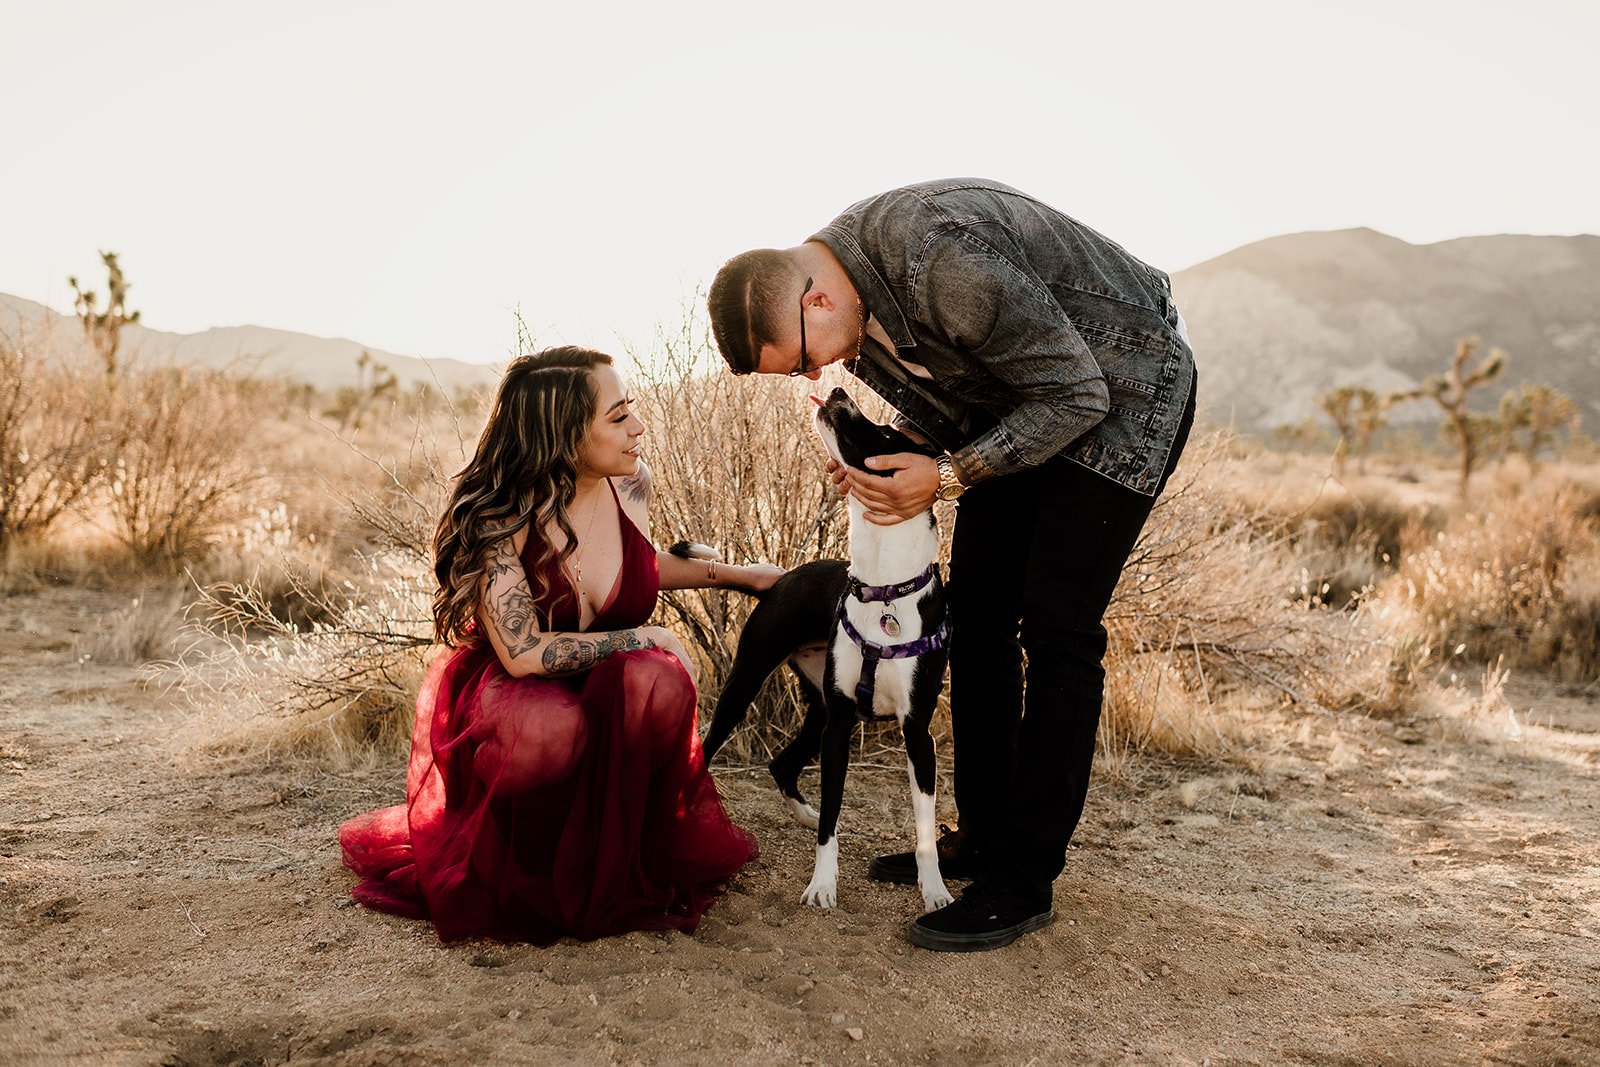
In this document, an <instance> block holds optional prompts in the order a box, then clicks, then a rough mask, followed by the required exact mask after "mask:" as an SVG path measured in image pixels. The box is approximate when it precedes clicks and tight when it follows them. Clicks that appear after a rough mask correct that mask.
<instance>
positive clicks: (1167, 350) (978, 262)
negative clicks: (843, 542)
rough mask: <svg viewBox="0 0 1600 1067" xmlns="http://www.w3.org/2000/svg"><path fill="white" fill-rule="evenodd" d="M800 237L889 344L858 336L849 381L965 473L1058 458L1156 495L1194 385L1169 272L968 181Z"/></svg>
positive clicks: (1019, 198) (857, 213) (908, 190)
mask: <svg viewBox="0 0 1600 1067" xmlns="http://www.w3.org/2000/svg"><path fill="white" fill-rule="evenodd" d="M811 240H814V241H819V242H821V243H822V244H824V245H826V246H827V247H828V248H829V249H830V250H832V252H833V254H834V255H835V256H837V257H838V259H839V261H840V263H842V264H843V265H844V269H845V271H846V272H847V273H848V274H849V275H850V280H851V281H852V282H853V283H854V284H855V287H856V291H857V292H858V293H859V294H860V296H861V299H862V300H863V301H864V302H865V304H866V306H867V308H868V310H870V311H871V313H872V314H873V315H874V316H875V317H876V318H877V320H878V322H879V324H880V325H881V326H882V327H883V329H884V331H885V332H886V333H887V334H888V335H889V337H890V338H891V339H892V340H893V341H894V343H895V347H896V350H897V351H896V352H895V353H889V352H886V351H884V349H883V347H882V346H881V345H879V344H877V343H876V342H874V341H873V340H872V339H871V338H868V339H867V343H866V345H865V346H864V348H863V350H862V354H861V356H860V357H859V358H857V359H855V360H853V361H852V362H851V363H850V364H848V367H849V369H850V370H851V372H852V373H854V374H855V375H856V376H857V377H858V378H860V379H861V380H862V381H863V382H865V383H866V384H867V385H868V386H870V387H871V388H872V389H873V391H874V392H877V393H878V394H879V395H881V396H883V397H884V399H885V400H887V401H888V402H889V403H890V404H891V405H893V406H894V407H895V409H896V410H897V411H899V412H900V414H901V416H902V417H903V421H905V422H908V423H910V425H911V426H912V428H914V429H916V430H919V431H921V432H922V434H923V435H924V436H925V437H927V438H928V439H929V440H931V441H933V443H935V444H936V445H938V446H940V447H941V448H944V449H945V450H947V451H950V452H952V453H954V454H955V457H956V460H957V462H958V464H959V466H960V468H961V469H963V470H969V471H976V472H978V474H979V475H980V477H982V476H994V475H1004V474H1009V473H1012V472H1013V471H1017V470H1021V469H1023V468H1026V467H1034V466H1037V465H1039V464H1041V463H1043V462H1044V461H1045V460H1047V459H1050V458H1051V457H1052V456H1055V455H1058V454H1064V455H1066V456H1067V457H1068V458H1070V459H1072V460H1074V461H1076V462H1078V463H1081V464H1083V465H1084V466H1086V467H1088V468H1090V469H1091V470H1094V471H1098V472H1099V473H1101V474H1104V475H1105V476H1107V477H1109V478H1111V479H1113V480H1115V481H1117V482H1120V483H1121V484H1123V485H1125V486H1127V487H1128V488H1130V489H1133V490H1135V491H1136V492H1140V493H1143V494H1145V495H1147V496H1148V495H1153V494H1154V493H1155V491H1156V487H1157V485H1158V483H1159V482H1160V479H1161V472H1162V469H1163V468H1164V466H1165V465H1166V461H1167V455H1168V453H1169V452H1170V451H1171V448H1172V444H1173V439H1174V437H1175V436H1176V435H1177V430H1178V424H1179V421H1180V420H1181V418H1182V415H1183V409H1184V403H1185V402H1186V401H1187V400H1188V398H1189V392H1190V390H1191V389H1192V388H1193V382H1194V356H1193V353H1192V352H1191V351H1190V350H1189V346H1188V345H1187V344H1185V343H1184V341H1183V339H1182V338H1181V337H1180V336H1179V333H1178V328H1177V324H1178V313H1177V309H1176V307H1175V306H1174V305H1173V303H1172V287H1171V284H1170V283H1169V281H1168V279H1167V276H1166V275H1165V274H1163V273H1161V272H1160V271H1158V270H1156V269H1154V268H1153V267H1150V266H1147V265H1146V264H1144V263H1142V262H1140V261H1139V260H1137V259H1135V258H1134V257H1133V256H1131V255H1129V254H1128V253H1127V252H1126V251H1124V250H1123V249H1122V248H1121V247H1120V246H1118V245H1116V244H1114V243H1113V242H1111V241H1109V240H1107V239H1106V238H1104V237H1102V236H1101V235H1100V234H1098V233H1096V232H1095V231H1093V230H1091V229H1089V227H1087V226H1085V225H1083V224H1082V223H1080V222H1078V221H1076V220H1074V219H1071V218H1068V217H1067V216H1066V215H1063V214H1061V213H1060V212H1059V211H1056V210H1054V209H1053V208H1051V207H1049V206H1048V205H1045V204H1043V203H1040V202H1039V201H1038V200H1035V199H1033V198H1032V197H1030V196H1028V195H1027V194H1025V193H1021V192H1018V191H1017V190H1015V189H1011V188H1009V187H1007V186H1004V185H1001V184H999V183H997V182H991V181H984V180H981V179H976V178H951V179H947V180H943V181H934V182H924V183H922V184H919V185H911V186H907V187H905V188H903V189H895V190H892V191H890V192H887V193H883V194H881V195H879V196H874V197H870V198H868V199H866V200H863V201H861V202H860V203H858V204H855V205H853V206H851V207H850V208H849V209H847V210H846V211H845V212H844V214H842V215H840V216H839V217H838V218H836V219H834V220H833V222H831V223H829V224H828V226H827V227H826V228H824V229H823V230H822V231H821V232H820V233H818V234H816V235H815V236H813V237H812V238H811ZM903 363H913V364H917V365H919V366H921V367H922V368H924V369H925V370H926V371H927V372H928V377H926V378H924V377H921V376H919V375H917V374H915V373H913V372H911V371H910V370H908V369H907V368H906V367H905V366H904V365H903Z"/></svg>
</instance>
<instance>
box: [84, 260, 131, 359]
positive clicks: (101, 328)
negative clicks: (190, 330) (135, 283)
mask: <svg viewBox="0 0 1600 1067" xmlns="http://www.w3.org/2000/svg"><path fill="white" fill-rule="evenodd" d="M100 261H101V262H102V263H104V264H105V265H106V274H107V276H108V277H107V279H106V294H107V296H106V309H105V310H104V311H96V310H95V305H96V304H97V303H98V302H99V295H100V294H98V293H96V292H95V291H94V290H93V289H83V288H80V287H79V285H78V279H77V278H74V277H69V278H68V279H67V284H68V285H70V286H72V291H73V292H74V293H76V294H77V299H76V300H75V301H74V302H73V310H75V311H76V312H77V313H78V320H79V321H80V322H82V323H83V332H84V336H86V337H88V338H89V341H90V343H91V344H93V345H94V348H95V351H96V352H99V353H100V358H101V360H103V361H104V362H105V365H106V376H107V377H108V378H115V377H116V375H117V347H118V345H120V344H121V343H122V328H123V327H124V326H126V325H128V324H129V323H130V322H138V321H139V313H138V312H137V311H129V310H128V289H129V288H130V287H129V285H128V282H127V279H125V278H123V276H122V268H121V267H120V266H118V265H117V254H116V253H115V252H101V253H100Z"/></svg>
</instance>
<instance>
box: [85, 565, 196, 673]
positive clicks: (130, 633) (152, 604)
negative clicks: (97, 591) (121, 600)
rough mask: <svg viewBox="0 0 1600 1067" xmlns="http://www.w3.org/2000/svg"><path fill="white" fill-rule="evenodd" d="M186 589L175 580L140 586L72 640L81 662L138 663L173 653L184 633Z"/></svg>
mask: <svg viewBox="0 0 1600 1067" xmlns="http://www.w3.org/2000/svg"><path fill="white" fill-rule="evenodd" d="M183 602H184V589H183V587H182V586H181V585H179V584H178V583H176V582H170V583H169V584H165V585H158V586H156V587H154V588H146V589H141V590H139V591H138V592H137V593H135V594H134V595H133V596H131V597H129V599H128V601H127V603H126V604H124V605H123V606H122V607H120V608H115V609H113V610H111V611H108V612H106V613H104V614H103V615H101V616H100V617H99V619H98V620H97V622H96V625H95V626H94V628H93V629H91V630H89V631H88V632H86V633H83V634H81V635H79V636H78V637H76V638H75V639H74V640H73V655H74V658H75V659H76V660H77V661H78V662H79V663H86V662H94V663H124V664H137V663H148V662H150V661H152V660H159V659H162V658H164V657H167V656H170V655H172V654H173V651H174V647H175V646H176V644H177V643H178V642H179V640H180V639H181V636H182V626H183Z"/></svg>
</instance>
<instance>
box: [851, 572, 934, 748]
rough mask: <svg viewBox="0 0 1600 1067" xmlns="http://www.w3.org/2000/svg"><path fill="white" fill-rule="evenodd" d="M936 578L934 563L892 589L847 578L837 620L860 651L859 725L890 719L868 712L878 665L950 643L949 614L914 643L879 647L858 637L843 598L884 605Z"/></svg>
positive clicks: (854, 578)
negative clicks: (887, 660) (886, 660)
mask: <svg viewBox="0 0 1600 1067" xmlns="http://www.w3.org/2000/svg"><path fill="white" fill-rule="evenodd" d="M938 576H939V565H938V564H937V563H930V564H928V569H927V570H925V571H923V572H922V573H921V574H919V575H917V576H916V577H915V578H908V579H907V580H905V581H903V582H898V583H896V584H895V585H864V584H862V582H861V581H860V580H859V579H858V578H856V576H855V575H850V577H849V583H850V584H849V586H848V588H847V589H846V590H845V594H844V596H841V597H840V598H839V608H838V618H839V625H840V626H841V627H843V628H844V632H845V633H846V634H848V635H849V636H850V640H852V641H854V642H855V643H856V647H857V648H859V649H860V650H861V679H860V681H858V682H856V715H857V717H858V718H860V719H861V720H862V721H863V722H887V721H888V720H890V719H892V718H894V716H893V715H875V714H873V711H872V693H873V681H874V679H875V678H876V677H877V674H878V661H879V660H880V659H911V658H912V657H914V656H921V655H924V654H925V653H928V652H932V651H934V650H935V649H938V648H942V647H943V646H944V643H945V642H946V641H948V640H949V639H950V613H949V612H946V613H945V616H944V618H943V619H941V620H940V621H939V628H938V629H937V630H935V631H933V633H931V634H924V635H923V636H921V637H918V638H916V639H915V640H912V641H903V642H901V643H900V644H898V645H880V644H878V643H877V642H876V641H869V640H867V639H866V638H865V637H863V636H861V632H860V631H859V630H857V629H856V628H855V627H854V626H853V625H851V623H850V617H849V615H848V614H847V613H846V612H845V608H844V602H845V600H846V598H848V597H855V599H857V600H859V601H861V602H862V603H863V604H872V603H888V602H890V601H894V600H898V599H900V598H901V597H903V596H910V595H911V594H912V593H915V592H916V591H917V590H919V589H921V588H923V587H924V586H926V585H927V584H928V583H929V582H931V581H933V580H934V579H935V578H937V577H938Z"/></svg>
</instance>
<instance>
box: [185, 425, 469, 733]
mask: <svg viewBox="0 0 1600 1067" xmlns="http://www.w3.org/2000/svg"><path fill="white" fill-rule="evenodd" d="M450 416H451V421H450V426H449V427H445V426H442V425H441V424H440V421H439V420H438V419H429V418H426V417H418V418H417V419H415V420H414V421H413V425H412V427H411V431H410V434H409V438H408V439H407V440H405V441H403V442H400V443H399V444H398V445H396V444H395V443H394V442H390V443H389V444H388V445H387V446H385V447H383V448H381V449H377V450H373V451H368V450H367V449H365V448H361V447H357V446H356V445H355V444H353V443H351V442H345V443H344V445H342V446H341V447H343V448H345V449H346V450H348V452H349V453H350V454H352V455H355V456H357V457H358V458H359V459H360V461H361V463H362V464H363V466H364V468H365V469H366V471H367V472H368V474H369V475H373V476H374V477H372V478H370V480H369V481H366V482H358V483H355V484H345V485H342V486H330V487H327V491H328V492H331V493H333V494H334V495H335V496H337V497H338V498H339V499H340V502H341V507H342V509H343V510H344V511H345V512H346V514H347V515H348V517H349V519H350V525H351V529H350V530H349V531H346V533H345V536H346V537H356V538H358V539H359V540H358V542H357V544H356V545H355V546H354V547H352V548H351V549H350V550H349V552H348V553H347V554H345V555H344V556H341V557H340V559H339V561H338V562H337V564H335V563H332V562H330V561H329V557H328V554H327V553H326V552H325V551H318V550H315V549H313V548H312V547H311V546H308V545H307V543H306V542H305V541H304V540H301V539H298V538H294V537H292V536H288V535H287V534H286V530H287V529H289V528H290V524H288V523H287V522H286V512H285V511H284V510H282V509H281V507H280V508H279V509H274V510H273V511H272V512H271V513H269V514H268V515H266V516H265V519H266V520H267V521H265V522H264V523H263V524H262V527H263V532H264V535H265V536H264V539H263V540H262V541H261V542H260V543H256V544H251V545H246V546H245V548H246V549H247V550H250V551H246V552H245V553H243V554H244V555H245V556H246V557H250V556H251V554H252V551H253V554H254V555H253V558H255V560H256V568H255V569H254V570H253V571H252V572H251V573H250V574H248V575H245V576H240V577H235V578H234V579H232V580H225V581H218V582H212V583H209V584H204V585H203V586H202V587H201V588H200V591H199V596H198V599H197V600H196V602H195V604H194V605H193V606H192V608H191V611H190V618H191V628H190V633H191V643H190V645H189V646H188V648H187V649H186V650H185V651H184V652H183V653H182V654H181V655H180V656H178V657H177V659H176V660H174V661H172V662H169V663H167V664H164V665H162V668H161V669H160V670H159V671H158V672H157V673H158V674H159V675H160V676H161V677H162V678H163V679H164V680H167V681H172V682H176V683H178V684H181V685H182V686H183V687H184V689H185V691H186V693H187V694H188V695H189V698H190V701H191V703H192V704H193V705H194V706H195V707H196V708H197V710H198V711H199V712H200V713H201V714H202V716H209V718H210V720H211V721H210V722H209V723H208V724H207V725H206V727H205V728H204V730H203V731H202V732H203V734H204V735H205V737H206V743H207V747H209V748H211V749H212V750H214V751H219V752H223V753H228V752H233V753H238V754H251V753H257V754H259V753H268V754H275V755H281V756H286V757H289V758H308V759H320V760H327V759H332V760H335V761H342V762H350V761H354V760H359V759H362V758H365V757H367V756H370V755H372V754H374V753H384V754H390V755H392V754H393V753H394V752H395V751H397V750H398V749H400V748H402V747H403V746H404V744H405V743H406V742H407V741H408V740H409V738H410V732H411V725H412V711H413V708H414V707H415V702H416V696H417V690H418V687H419V685H420V683H421V679H422V674H423V670H424V668H425V666H426V663H427V662H428V660H429V658H430V657H431V656H432V655H433V654H435V653H436V652H437V649H435V647H434V646H433V642H432V626H433V619H432V614H431V598H432V593H433V582H434V579H433V572H432V567H431V564H430V558H429V557H430V543H431V537H432V531H433V523H434V521H435V520H436V518H437V516H438V513H439V510H440V508H442V506H443V501H444V493H445V489H446V487H447V484H448V476H449V473H451V472H453V471H455V470H458V469H459V468H460V463H461V459H462V454H463V451H464V448H465V442H464V439H463V437H462V433H461V426H460V422H459V420H458V419H457V418H456V417H455V413H454V411H453V410H452V412H451V413H450ZM451 429H453V430H454V433H453V434H452V433H451V432H450V430H451ZM452 438H453V443H452Z"/></svg>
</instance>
